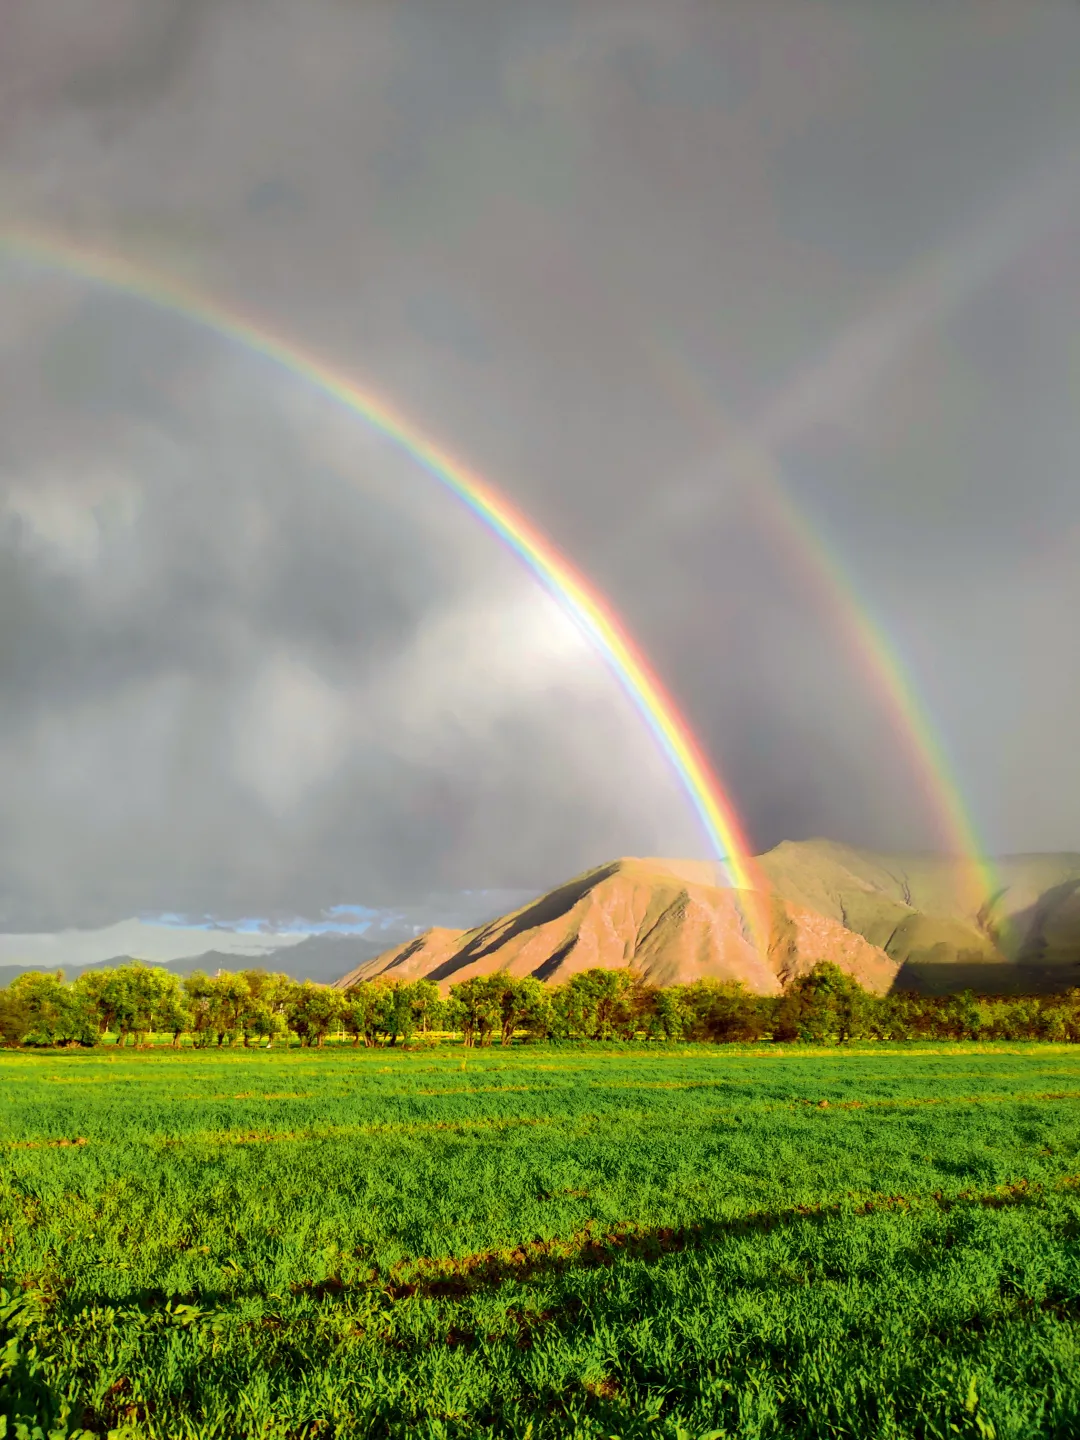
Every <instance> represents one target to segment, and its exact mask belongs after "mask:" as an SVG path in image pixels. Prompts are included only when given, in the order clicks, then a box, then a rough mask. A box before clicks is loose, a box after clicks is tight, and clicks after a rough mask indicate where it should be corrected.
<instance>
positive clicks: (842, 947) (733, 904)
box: [336, 840, 1080, 994]
mask: <svg viewBox="0 0 1080 1440" xmlns="http://www.w3.org/2000/svg"><path fill="white" fill-rule="evenodd" d="M758 865H759V867H760V870H761V872H762V874H763V875H764V877H765V878H766V880H767V882H768V885H769V893H768V895H767V897H766V898H765V901H764V903H765V907H766V910H767V917H768V918H767V928H768V947H767V952H766V954H765V955H764V956H762V955H761V954H759V952H758V950H757V949H756V947H755V945H754V944H753V943H752V931H751V929H750V927H749V925H748V923H747V915H749V914H751V913H753V908H752V907H753V905H754V902H755V898H756V899H757V900H758V903H760V901H761V897H753V896H748V895H747V894H746V893H745V892H741V891H737V890H733V889H731V888H729V887H727V886H726V885H723V884H721V883H719V882H720V880H721V876H720V874H719V873H718V867H717V866H716V865H714V864H712V863H709V862H704V861H693V860H666V859H647V860H643V859H629V858H628V859H621V860H616V861H613V862H612V863H610V864H608V865H603V866H600V867H598V868H597V869H595V870H590V871H588V872H587V873H586V874H584V875H580V876H578V877H577V878H576V879H574V880H571V881H568V882H567V883H566V884H564V885H561V886H559V887H557V888H556V889H555V890H552V891H550V892H549V893H548V894H546V895H542V896H540V897H539V898H538V899H536V900H532V901H530V902H529V903H528V904H527V905H523V906H521V907H520V908H518V909H516V910H512V911H511V912H510V913H509V914H507V915H504V916H502V917H501V918H499V919H497V920H494V921H492V922H490V923H489V924H487V925H483V926H480V927H477V928H475V929H472V930H452V929H432V930H428V931H426V932H425V933H424V934H423V935H419V936H417V937H416V938H415V939H411V940H408V941H406V942H404V943H403V944H400V945H397V946H395V947H393V948H390V949H387V950H385V951H384V952H383V953H382V954H380V955H377V956H374V957H372V958H371V959H367V960H364V961H362V962H361V963H360V964H359V965H357V966H356V967H355V968H354V969H352V970H350V971H349V972H348V973H347V974H345V975H344V976H342V978H341V979H340V980H338V981H337V982H336V983H337V985H338V986H340V987H344V986H346V985H349V984H352V983H354V982H355V981H358V980H365V979H372V978H374V977H375V976H378V975H387V976H396V977H400V978H402V979H414V978H416V977H419V976H426V977H427V978H429V979H432V980H434V981H436V982H438V983H439V985H440V986H441V987H442V988H443V989H444V990H445V989H447V988H448V987H449V985H451V984H453V983H456V982H457V981H460V980H465V979H468V978H469V977H470V976H473V975H481V974H488V973H491V972H493V971H495V970H501V969H505V970H507V971H509V972H510V974H513V975H535V976H537V977H538V978H540V979H543V980H550V981H552V982H559V981H562V980H564V979H566V977H567V976H569V975H572V974H574V973H575V972H576V971H579V970H584V969H588V968H590V967H591V966H600V967H602V968H615V967H619V966H623V965H633V966H634V968H635V969H637V970H638V971H639V972H640V973H641V974H642V975H643V976H644V977H645V978H646V979H647V980H649V981H651V982H652V983H654V984H658V985H670V984H675V983H683V982H687V981H691V980H695V979H698V978H701V977H704V976H712V977H715V978H717V979H721V980H739V981H741V982H742V983H743V984H745V985H746V986H747V988H749V989H751V990H754V991H756V992H757V993H759V994H775V993H777V992H778V991H779V990H780V989H781V988H782V986H783V985H784V984H785V983H786V982H787V981H788V980H790V979H791V978H792V977H794V976H796V975H799V974H802V973H805V972H806V971H807V970H809V969H810V968H811V966H812V965H813V964H814V963H815V962H817V961H818V960H831V961H833V962H834V963H835V964H837V965H839V966H840V967H841V968H842V969H844V970H846V971H847V972H848V973H850V974H852V975H854V976H855V977H856V978H857V979H858V980H859V981H860V983H861V984H863V985H864V986H866V987H867V988H868V989H871V990H876V991H878V992H884V991H886V990H889V989H915V990H923V991H929V992H941V991H948V990H959V989H964V988H967V987H970V988H972V989H975V990H978V991H982V992H985V993H999V994H1008V993H1033V992H1038V991H1044V990H1055V989H1062V988H1066V987H1067V986H1069V985H1070V984H1077V985H1080V855H1072V854H1055V855H1019V856H1006V857H1005V858H1003V859H1001V860H999V861H996V862H995V863H994V866H993V879H994V890H993V893H992V894H990V895H987V894H986V891H985V886H984V885H975V884H974V883H973V874H972V869H971V867H970V865H967V864H965V863H961V862H958V861H954V860H951V859H949V858H947V857H940V856H933V855H888V854H882V853H877V852H873V851H869V850H860V849H857V848H855V847H853V846H846V845H841V844H837V843H834V842H832V841H827V840H810V841H799V842H785V843H783V844H781V845H778V846H777V847H776V849H774V850H771V851H769V852H768V853H767V854H765V855H763V856H761V857H759V860H758Z"/></svg>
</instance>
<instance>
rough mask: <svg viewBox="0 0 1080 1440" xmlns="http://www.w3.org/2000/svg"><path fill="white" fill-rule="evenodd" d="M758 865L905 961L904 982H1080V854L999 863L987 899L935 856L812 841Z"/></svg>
mask: <svg viewBox="0 0 1080 1440" xmlns="http://www.w3.org/2000/svg"><path fill="white" fill-rule="evenodd" d="M759 864H760V866H761V868H762V870H763V871H764V872H765V874H766V875H767V877H768V878H769V880H770V881H771V883H772V884H773V885H774V886H775V887H776V890H777V892H778V893H779V894H780V895H781V896H782V897H783V898H784V900H785V901H787V902H791V901H794V902H796V903H799V904H803V905H806V906H807V907H808V908H811V909H813V910H816V911H818V912H819V913H821V914H824V915H828V916H830V917H831V918H833V919H834V920H839V921H840V923H841V924H843V925H845V926H846V927H848V928H850V929H851V930H854V931H855V932H856V933H858V934H860V935H862V936H863V937H864V938H865V939H867V940H869V941H870V942H871V943H872V944H875V945H878V946H880V947H881V948H882V949H883V950H885V952H886V953H887V954H888V955H889V956H890V958H891V959H893V960H894V961H896V962H897V963H898V964H899V965H900V967H901V971H900V973H899V975H898V977H897V985H898V986H900V987H902V988H916V989H930V990H940V989H943V988H947V989H954V988H961V987H962V986H964V985H971V986H972V988H976V989H985V990H991V991H993V990H1001V991H1014V992H1015V991H1021V990H1027V991H1038V990H1043V989H1056V988H1060V987H1061V986H1063V985H1067V984H1070V983H1080V855H1075V854H1068V853H1065V854H1045V855H1008V856H1004V857H1002V858H1001V859H998V860H995V861H994V862H993V865H992V867H991V873H992V883H993V885H994V893H993V895H992V896H991V897H989V898H987V897H986V896H985V895H983V894H982V893H980V892H979V891H978V890H977V889H976V887H975V886H974V885H973V883H972V874H971V871H970V868H969V867H968V866H965V865H961V864H959V863H957V862H955V861H952V860H949V859H948V858H944V857H940V856H934V855H903V854H881V853H877V852H874V851H870V850H860V849H856V848H854V847H853V846H847V845H840V844H837V843H836V842H834V841H830V840H807V841H799V842H785V843H784V844H781V845H778V846H777V847H776V849H775V850H770V851H769V852H768V853H767V854H766V855H763V856H761V857H760V860H759ZM943 967H944V968H943Z"/></svg>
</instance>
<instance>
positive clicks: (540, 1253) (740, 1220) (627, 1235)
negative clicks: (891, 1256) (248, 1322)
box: [320, 1175, 1080, 1300]
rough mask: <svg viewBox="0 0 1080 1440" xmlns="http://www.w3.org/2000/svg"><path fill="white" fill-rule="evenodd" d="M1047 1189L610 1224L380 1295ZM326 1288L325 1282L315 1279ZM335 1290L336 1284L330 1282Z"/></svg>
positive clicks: (403, 1265) (439, 1270)
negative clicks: (669, 1222)
mask: <svg viewBox="0 0 1080 1440" xmlns="http://www.w3.org/2000/svg"><path fill="white" fill-rule="evenodd" d="M1077 1185H1080V1175H1076V1176H1067V1177H1065V1179H1063V1180H1061V1181H1059V1182H1058V1184H1057V1185H1056V1186H1055V1187H1053V1189H1057V1190H1065V1189H1070V1188H1073V1187H1075V1186H1077ZM1049 1193H1051V1191H1050V1190H1049V1189H1048V1187H1046V1186H1044V1185H1042V1184H1039V1183H1034V1184H1032V1183H1029V1182H1028V1181H1027V1180H1020V1181H1017V1182H1016V1183H1015V1184H1013V1185H1004V1186H1001V1187H999V1188H998V1189H996V1190H992V1191H984V1192H979V1191H973V1190H963V1191H960V1192H959V1193H957V1194H955V1195H946V1194H944V1193H943V1192H942V1191H940V1190H938V1191H934V1192H932V1193H930V1194H916V1195H873V1196H868V1197H863V1198H854V1197H852V1198H849V1199H845V1200H842V1201H836V1202H834V1203H832V1204H828V1205H794V1206H790V1207H787V1208H785V1209H780V1210H763V1211H754V1212H751V1213H749V1214H747V1215H740V1216H736V1217H734V1218H733V1219H730V1220H701V1221H697V1222H696V1223H694V1224H691V1225H684V1226H674V1227H673V1226H642V1225H633V1224H629V1225H617V1226H613V1227H611V1228H610V1229H607V1230H598V1229H594V1228H593V1226H592V1225H591V1224H589V1225H587V1226H586V1227H585V1228H584V1229H583V1230H580V1231H578V1232H577V1233H576V1234H574V1235H572V1236H570V1237H569V1238H567V1239H553V1240H540V1239H537V1240H532V1241H527V1242H526V1243H525V1244H523V1245H518V1246H517V1247H516V1248H514V1249H512V1250H487V1251H480V1252H477V1253H475V1254H472V1255H462V1256H445V1257H439V1258H431V1259H421V1260H415V1261H408V1260H406V1261H401V1262H400V1263H399V1264H397V1265H395V1266H394V1267H393V1269H392V1270H391V1271H390V1274H389V1277H388V1279H387V1281H386V1284H385V1287H384V1288H385V1291H386V1293H387V1294H388V1295H389V1296H390V1298H391V1299H392V1300H404V1299H408V1298H410V1297H412V1296H414V1295H420V1296H424V1297H427V1298H442V1299H464V1298H465V1297H466V1296H468V1295H472V1294H475V1293H476V1292H478V1291H485V1290H495V1289H498V1288H499V1286H501V1285H504V1284H506V1283H508V1282H513V1283H521V1282H522V1281H526V1280H530V1279H532V1278H534V1277H536V1276H541V1275H557V1274H562V1273H565V1272H566V1271H568V1270H581V1269H591V1268H596V1267H601V1266H609V1265H613V1264H614V1263H615V1262H616V1261H617V1260H619V1259H629V1260H636V1261H639V1262H644V1263H646V1264H648V1263H655V1262H656V1261H658V1260H660V1259H662V1258H663V1257H664V1256H665V1255H672V1254H678V1253H679V1252H681V1251H685V1250H693V1249H703V1248H707V1247H709V1246H711V1245H716V1244H720V1243H722V1242H724V1241H725V1240H728V1239H730V1238H732V1237H736V1236H740V1235H750V1234H755V1233H764V1232H767V1231H770V1230H776V1229H779V1228H791V1227H794V1226H800V1225H820V1224H823V1223H824V1222H826V1221H828V1220H831V1219H834V1218H836V1217H838V1216H841V1215H846V1216H869V1215H875V1214H881V1213H885V1212H890V1211H891V1212H896V1211H916V1210H922V1211H928V1210H936V1211H949V1210H952V1209H954V1208H957V1207H968V1208H981V1209H993V1210H998V1209H1004V1208H1005V1207H1006V1206H1015V1205H1030V1204H1041V1203H1042V1202H1043V1201H1044V1200H1045V1199H1046V1197H1047V1195H1048V1194H1049ZM320 1283H321V1284H322V1285H327V1284H329V1283H330V1282H326V1281H324V1282H320ZM337 1283H338V1286H339V1288H344V1287H342V1286H341V1282H340V1281H339V1282H337Z"/></svg>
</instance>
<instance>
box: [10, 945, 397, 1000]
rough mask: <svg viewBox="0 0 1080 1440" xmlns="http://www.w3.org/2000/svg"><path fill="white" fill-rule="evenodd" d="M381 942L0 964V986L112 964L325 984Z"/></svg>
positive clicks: (71, 976)
mask: <svg viewBox="0 0 1080 1440" xmlns="http://www.w3.org/2000/svg"><path fill="white" fill-rule="evenodd" d="M384 948H385V941H378V940H374V941H373V940H365V939H364V938H363V937H362V936H359V935H312V936H310V937H309V938H308V939H307V940H301V941H300V942H299V944H296V945H289V946H288V947H284V946H283V947H281V948H279V949H277V950H272V951H270V952H269V953H268V954H262V955H250V954H249V955H244V954H236V953H234V952H233V951H230V950H205V951H203V952H202V953H201V954H198V955H185V956H182V957H181V958H179V959H176V960H166V961H156V960H146V959H142V960H141V961H139V962H136V960H135V959H133V957H132V956H130V955H114V956H112V957H111V958H109V959H107V960H95V961H94V962H93V963H92V964H88V965H57V964H56V963H55V962H54V963H53V964H52V965H0V987H2V986H5V985H10V984H11V982H12V980H15V979H17V978H18V976H20V975H24V974H26V972H27V971H29V970H50V969H51V970H55V969H63V971H64V974H65V976H66V977H67V979H68V980H74V979H75V978H76V977H77V976H79V975H82V974H83V973H84V972H85V971H87V970H112V969H114V968H115V967H116V966H117V965H133V964H135V963H141V964H144V965H161V968H162V969H163V970H170V971H171V972H172V973H173V974H174V975H190V974H192V973H193V972H194V971H196V970H205V971H206V973H207V974H208V975H215V974H216V973H217V972H218V971H219V970H229V971H237V970H276V971H283V972H284V973H285V974H286V975H291V976H292V978H293V979H294V980H316V981H319V982H321V983H322V984H328V983H329V982H330V981H331V980H334V979H336V978H337V976H339V975H340V974H341V973H342V972H343V971H345V970H349V969H351V968H354V967H355V966H356V965H359V964H361V963H362V962H363V961H365V960H370V959H371V957H372V956H373V955H377V954H378V953H379V952H380V951H381V950H383V949H384Z"/></svg>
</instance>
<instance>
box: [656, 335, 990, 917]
mask: <svg viewBox="0 0 1080 1440" xmlns="http://www.w3.org/2000/svg"><path fill="white" fill-rule="evenodd" d="M639 338H640V343H641V346H642V349H643V350H644V351H645V353H646V354H647V355H648V356H649V358H650V360H651V362H652V368H653V372H654V374H655V375H656V376H657V378H658V379H659V380H660V381H661V382H662V383H663V385H664V388H665V389H666V390H667V392H668V393H669V395H670V396H671V397H672V398H673V399H674V400H676V401H677V403H678V404H679V406H680V408H682V409H683V411H684V413H687V414H690V415H692V416H693V419H694V421H695V423H696V426H697V428H699V430H701V431H702V432H703V433H704V434H705V436H706V437H707V438H708V440H709V441H710V442H711V444H712V446H713V447H715V448H714V449H713V452H712V456H713V458H712V460H711V461H710V465H712V466H716V467H718V468H721V469H727V470H729V471H730V472H733V473H735V474H736V475H738V476H739V477H741V479H742V481H743V482H744V483H745V485H746V488H747V490H748V493H749V494H750V496H751V499H752V501H753V504H754V505H755V507H756V508H757V510H758V513H759V515H760V516H761V519H762V521H763V523H764V528H765V530H766V532H767V534H768V535H769V538H770V539H771V540H773V541H776V540H778V539H779V540H780V542H781V543H783V544H784V545H785V546H786V547H787V549H788V550H789V552H790V554H791V556H792V559H793V560H794V562H795V563H796V564H797V565H798V566H799V568H800V569H801V570H802V571H803V573H804V575H805V576H806V579H807V581H808V583H809V586H810V588H811V589H812V590H814V591H816V592H817V593H818V595H819V596H820V597H821V598H822V599H823V600H824V602H825V605H826V607H827V608H828V609H829V611H831V613H832V615H833V616H834V618H835V620H836V621H837V623H838V624H839V627H840V629H841V631H842V633H843V634H844V635H845V637H846V639H847V642H848V645H849V648H850V650H851V652H852V653H853V655H854V656H855V657H856V659H857V661H858V665H859V669H860V672H861V673H862V675H863V676H864V678H865V679H866V680H867V681H868V683H869V685H870V687H871V689H873V690H874V691H875V692H876V694H877V696H878V701H879V704H880V705H881V708H882V710H883V712H884V714H885V715H886V716H887V717H888V719H889V722H890V725H891V728H892V730H893V732H894V734H895V735H896V737H897V739H898V741H899V743H900V746H901V748H902V749H903V751H904V752H905V755H906V759H907V763H908V765H909V768H910V770H911V772H912V774H913V775H914V776H915V777H917V779H918V782H919V785H920V789H921V791H922V794H923V796H924V799H925V801H926V804H927V807H928V810H929V812H930V814H931V815H932V816H933V819H934V823H935V829H936V830H937V833H938V837H939V840H940V842H941V843H942V845H943V846H944V847H945V849H946V850H947V852H948V853H949V854H950V855H951V856H952V857H953V858H954V860H955V862H956V864H957V867H958V880H959V881H960V886H961V890H962V892H963V894H964V896H965V899H966V900H967V903H968V908H969V909H970V911H971V913H972V915H973V917H974V918H977V919H978V920H979V922H980V924H985V923H986V922H987V921H988V920H989V919H990V915H991V911H992V908H993V904H994V901H995V900H996V899H997V898H998V897H999V896H1000V894H1001V892H1002V889H1003V885H1002V882H1001V879H1000V877H999V876H998V874H997V871H996V869H995V867H994V865H993V863H992V862H991V861H990V860H989V859H988V858H987V856H986V848H985V846H984V845H983V844H982V843H981V841H980V839H979V836H978V832H977V830H976V827H975V825H974V822H973V821H972V819H971V816H970V815H969V813H968V809H967V807H966V805H965V804H964V801H963V797H962V795H961V791H960V787H959V784H958V783H957V781H956V780H955V778H954V777H953V773H952V766H951V764H950V763H949V760H948V758H947V756H946V753H945V750H944V746H943V745H942V742H941V740H940V738H939V737H938V734H937V731H936V729H935V727H934V725H933V723H932V721H931V719H930V716H929V714H928V713H927V711H926V708H925V706H924V704H923V702H922V700H921V698H920V696H919V693H918V690H917V688H916V686H915V684H914V681H913V680H912V677H911V675H910V673H909V672H908V670H907V667H906V666H905V664H904V662H903V660H902V658H901V656H900V655H899V653H898V652H897V650H896V649H895V647H894V646H893V645H892V643H891V642H890V640H889V638H888V636H887V635H886V633H885V631H884V629H883V628H882V627H881V625H880V624H878V623H877V622H876V621H875V620H874V619H873V617H872V614H871V611H870V608H869V606H868V604H867V603H866V602H865V601H864V600H863V599H862V597H861V596H860V595H859V594H858V591H857V590H856V588H855V586H854V584H853V582H852V581H851V579H850V578H849V577H848V575H847V574H846V572H845V569H844V566H843V564H842V562H841V561H840V558H839V557H838V556H837V555H836V553H835V551H834V550H833V549H832V547H831V546H830V545H829V543H828V541H827V540H826V538H825V537H824V536H823V535H822V534H821V532H820V529H819V527H818V526H816V525H815V524H814V523H813V521H812V520H811V519H810V517H809V516H808V515H806V514H805V512H804V511H803V510H802V509H801V507H800V506H798V505H797V503H796V502H795V500H794V499H793V498H792V496H791V493H790V490H789V489H788V487H787V486H786V485H785V484H784V481H783V478H782V476H781V474H780V471H779V467H778V465H777V463H776V462H775V461H774V460H773V458H772V455H771V453H770V449H771V446H770V440H772V441H773V443H776V442H775V440H774V432H775V431H776V430H779V431H780V433H782V434H784V435H785V436H786V434H787V431H786V427H785V425H784V424H783V423H782V424H781V425H780V426H777V425H776V424H775V422H774V423H772V424H770V419H771V418H772V417H775V416H785V415H786V413H787V412H788V411H789V409H797V408H798V409H801V400H800V401H799V402H798V403H797V404H793V398H794V396H795V393H796V391H797V390H799V389H810V388H812V387H813V384H814V378H815V377H814V375H813V372H812V371H811V372H810V374H809V375H808V376H807V377H805V378H804V379H803V380H802V381H801V382H800V381H797V382H796V386H795V387H792V389H790V390H789V391H786V392H784V393H783V394H781V396H780V397H779V398H778V399H777V401H776V402H774V405H773V406H772V407H771V408H770V410H769V411H767V412H766V416H765V418H764V420H763V421H762V422H761V423H759V424H758V425H751V426H747V425H738V424H737V423H735V422H734V421H732V419H731V418H730V417H729V416H727V415H725V414H724V412H723V411H722V410H721V409H720V407H719V405H718V404H717V403H716V401H715V400H713V399H712V398H711V397H709V396H707V395H706V394H705V391H704V388H703V385H702V383H701V381H700V379H699V377H698V375H697V373H696V371H695V370H694V369H692V368H691V366H690V364H689V362H688V361H687V360H686V359H685V358H684V357H683V356H682V355H681V354H680V352H678V351H677V350H676V349H675V348H674V346H671V345H665V344H662V343H661V342H660V341H659V340H658V339H657V337H656V336H655V335H653V334H648V335H643V336H641V337H639ZM807 413H810V412H809V411H808V412H807Z"/></svg>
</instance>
